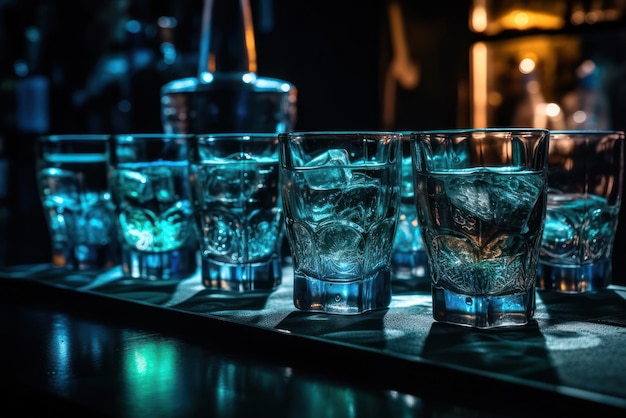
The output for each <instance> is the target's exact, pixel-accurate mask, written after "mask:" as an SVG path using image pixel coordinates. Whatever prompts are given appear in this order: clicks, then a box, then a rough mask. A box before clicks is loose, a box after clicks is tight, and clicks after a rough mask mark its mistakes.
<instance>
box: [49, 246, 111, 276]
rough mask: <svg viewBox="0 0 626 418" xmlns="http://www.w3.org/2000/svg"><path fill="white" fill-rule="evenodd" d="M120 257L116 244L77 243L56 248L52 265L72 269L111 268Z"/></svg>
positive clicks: (53, 251)
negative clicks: (72, 245)
mask: <svg viewBox="0 0 626 418" xmlns="http://www.w3.org/2000/svg"><path fill="white" fill-rule="evenodd" d="M118 262H119V257H118V255H117V253H116V248H115V246H114V245H112V244H110V245H76V246H74V247H64V248H54V243H53V250H52V265H54V266H55V267H62V268H67V269H71V270H79V271H88V270H101V269H106V268H111V267H113V266H115V265H117V264H118Z"/></svg>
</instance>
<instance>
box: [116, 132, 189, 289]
mask: <svg viewBox="0 0 626 418" xmlns="http://www.w3.org/2000/svg"><path fill="white" fill-rule="evenodd" d="M189 137H190V136H189V135H183V134H161V133H158V134H119V135H114V136H113V149H112V155H111V157H112V171H111V178H112V180H111V187H112V191H113V198H114V201H115V204H116V213H117V227H118V235H119V239H120V243H121V247H122V249H121V250H122V251H121V253H122V269H123V271H124V274H125V275H126V276H128V277H130V278H134V279H147V280H170V279H172V280H180V279H184V278H187V277H189V276H191V275H193V274H194V273H195V272H196V268H197V253H198V245H197V244H198V243H197V240H196V236H195V233H194V227H193V216H192V207H191V197H190V189H189V175H188V173H189V167H188V159H187V153H188V140H189Z"/></svg>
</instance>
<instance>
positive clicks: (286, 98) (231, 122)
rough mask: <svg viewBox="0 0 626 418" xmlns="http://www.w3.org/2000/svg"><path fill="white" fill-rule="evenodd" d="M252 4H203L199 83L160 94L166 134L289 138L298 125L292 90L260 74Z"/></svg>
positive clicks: (216, 0)
mask: <svg viewBox="0 0 626 418" xmlns="http://www.w3.org/2000/svg"><path fill="white" fill-rule="evenodd" d="M256 71H257V65H256V46H255V41H254V29H253V23H252V10H251V7H250V2H249V0H240V1H233V0H205V2H204V11H203V16H202V33H201V39H200V54H199V63H198V75H197V77H189V78H182V79H177V80H173V81H171V82H169V83H167V84H165V85H164V86H163V87H162V88H161V119H162V124H163V129H164V131H165V132H166V133H218V132H219V133H227V132H248V133H252V132H285V131H290V130H293V128H294V125H295V120H296V96H297V91H296V88H295V86H294V85H293V84H291V83H289V82H287V81H283V80H279V79H274V78H266V77H260V76H258V75H257V73H256Z"/></svg>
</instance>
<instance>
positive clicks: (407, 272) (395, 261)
mask: <svg viewBox="0 0 626 418" xmlns="http://www.w3.org/2000/svg"><path fill="white" fill-rule="evenodd" d="M391 278H392V279H400V280H426V281H428V283H429V284H430V269H429V267H428V257H427V256H426V252H425V251H416V252H409V253H407V252H402V251H394V252H393V253H392V254H391Z"/></svg>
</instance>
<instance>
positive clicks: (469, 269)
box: [411, 128, 550, 328]
mask: <svg viewBox="0 0 626 418" xmlns="http://www.w3.org/2000/svg"><path fill="white" fill-rule="evenodd" d="M549 138H550V135H549V131H547V130H543V129H508V128H506V129H504V128H503V129H499V128H485V129H468V130H440V131H423V132H415V133H413V134H412V137H411V141H412V147H411V148H412V156H413V169H414V182H415V193H417V194H418V195H419V198H418V199H416V205H417V214H418V220H419V225H420V228H421V232H422V238H423V240H424V245H425V247H426V253H427V255H428V260H429V264H430V270H431V280H432V283H431V289H432V309H433V318H434V319H435V320H436V321H441V322H447V323H451V324H457V325H462V326H468V327H475V328H493V327H501V326H513V325H523V324H526V323H528V321H529V320H530V319H531V318H532V316H533V315H534V310H535V286H536V278H537V263H538V258H539V246H540V243H541V234H542V232H543V223H544V219H545V213H546V195H547V160H548V145H549Z"/></svg>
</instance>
